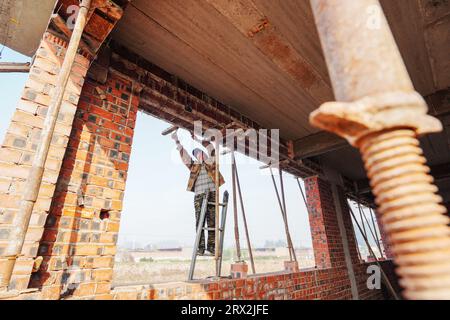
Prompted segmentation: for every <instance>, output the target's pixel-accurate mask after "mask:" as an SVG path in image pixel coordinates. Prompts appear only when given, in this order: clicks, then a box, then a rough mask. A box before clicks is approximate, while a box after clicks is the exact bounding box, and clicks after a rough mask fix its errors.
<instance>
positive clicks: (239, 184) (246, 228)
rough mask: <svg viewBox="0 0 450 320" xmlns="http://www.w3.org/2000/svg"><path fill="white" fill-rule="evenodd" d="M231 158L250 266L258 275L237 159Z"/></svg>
mask: <svg viewBox="0 0 450 320" xmlns="http://www.w3.org/2000/svg"><path fill="white" fill-rule="evenodd" d="M231 156H232V157H233V162H234V164H235V169H236V182H237V187H238V193H239V202H240V204H241V211H242V220H243V221H244V229H245V237H246V239H247V247H248V254H249V257H250V264H251V267H252V272H253V274H255V273H256V268H255V260H254V259H253V249H252V244H251V241H250V234H249V232H248V225H247V216H246V214H245V208H244V199H243V198H242V190H241V183H240V182H239V172H238V168H237V164H236V159H235V157H234V152H233V153H232V154H231Z"/></svg>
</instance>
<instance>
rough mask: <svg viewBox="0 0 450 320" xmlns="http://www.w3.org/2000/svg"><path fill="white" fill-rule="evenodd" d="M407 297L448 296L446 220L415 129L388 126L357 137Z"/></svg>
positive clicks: (449, 266) (449, 232) (448, 234)
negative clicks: (386, 128)
mask: <svg viewBox="0 0 450 320" xmlns="http://www.w3.org/2000/svg"><path fill="white" fill-rule="evenodd" d="M358 145H359V148H360V150H361V153H362V156H363V160H364V163H365V167H366V170H367V173H368V177H369V179H370V184H371V186H372V190H373V193H374V195H375V197H376V204H377V205H378V206H379V209H378V211H379V215H380V217H381V218H380V220H381V223H383V226H384V229H385V230H386V233H387V236H388V240H389V244H390V246H391V248H392V252H393V254H394V255H395V263H396V264H397V266H398V267H397V270H396V271H397V274H398V275H399V276H400V278H401V280H400V284H401V286H402V287H404V288H405V291H404V292H403V295H404V297H405V298H407V299H450V228H449V227H448V223H449V221H450V219H449V218H448V217H447V216H446V215H445V213H446V209H445V207H444V206H443V205H441V204H440V203H441V202H442V198H441V197H440V196H439V195H437V191H438V189H437V187H436V186H435V185H434V184H433V178H432V176H431V175H430V174H429V172H430V169H429V167H427V166H426V159H425V158H424V157H423V153H422V149H421V148H420V145H419V140H418V139H417V137H416V133H415V132H414V131H413V130H412V129H392V130H386V131H382V132H378V133H373V134H369V135H367V136H365V137H363V138H361V139H360V140H359V141H358Z"/></svg>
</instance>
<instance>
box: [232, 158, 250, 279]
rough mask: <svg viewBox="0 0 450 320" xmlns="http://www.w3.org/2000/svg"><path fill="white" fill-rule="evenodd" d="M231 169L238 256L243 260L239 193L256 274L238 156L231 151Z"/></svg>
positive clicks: (246, 235)
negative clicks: (240, 180) (239, 219)
mask: <svg viewBox="0 0 450 320" xmlns="http://www.w3.org/2000/svg"><path fill="white" fill-rule="evenodd" d="M231 170H232V175H233V206H234V230H235V232H234V236H235V242H236V252H237V258H238V262H241V261H242V257H241V246H240V241H239V223H238V208H237V195H238V196H239V203H240V208H241V213H242V220H243V222H244V230H245V237H246V240H247V248H248V255H249V258H250V264H251V267H252V273H253V274H256V269H255V261H254V259H253V249H252V245H251V241H250V235H249V231H248V225H247V217H246V214H245V208H244V200H243V198H242V190H241V184H240V182H239V173H238V169H237V163H236V157H235V154H234V152H231Z"/></svg>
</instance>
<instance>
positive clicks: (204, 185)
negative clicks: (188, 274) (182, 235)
mask: <svg viewBox="0 0 450 320" xmlns="http://www.w3.org/2000/svg"><path fill="white" fill-rule="evenodd" d="M172 139H173V140H174V141H175V143H176V145H177V150H178V151H179V152H180V156H181V159H182V161H183V163H184V164H185V165H186V167H187V168H188V169H189V170H190V172H191V173H190V176H189V181H188V187H187V191H190V192H194V193H195V197H194V207H195V219H196V228H198V224H199V220H200V212H201V208H202V203H203V200H204V199H205V197H206V194H209V196H208V198H209V199H208V205H207V210H206V221H207V225H208V228H211V230H209V231H208V245H207V248H206V249H207V251H208V254H211V255H214V254H215V231H214V230H215V226H216V219H215V205H214V203H215V197H216V186H215V179H216V164H215V152H216V150H215V149H214V145H213V144H212V143H211V142H208V141H200V140H198V139H197V138H196V137H195V135H194V134H192V139H193V140H195V141H197V142H200V143H201V144H202V145H203V146H204V147H205V148H206V149H207V150H208V151H210V154H209V155H208V154H207V153H205V152H204V151H203V150H201V149H198V148H197V149H194V150H193V151H192V155H193V156H194V158H195V160H194V159H193V158H192V157H191V156H190V155H189V153H188V152H187V151H186V150H185V149H184V148H183V146H182V145H181V143H180V140H179V139H178V135H177V132H174V133H173V134H172ZM219 177H220V178H219V186H222V185H223V184H224V183H225V181H224V179H223V176H222V174H220V173H219ZM196 230H197V229H196ZM198 254H199V255H204V254H205V233H204V232H203V230H202V233H201V237H200V244H199V247H198Z"/></svg>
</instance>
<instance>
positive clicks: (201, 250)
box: [197, 249, 205, 256]
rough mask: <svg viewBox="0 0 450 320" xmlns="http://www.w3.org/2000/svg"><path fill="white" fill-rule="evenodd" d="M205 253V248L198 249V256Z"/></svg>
mask: <svg viewBox="0 0 450 320" xmlns="http://www.w3.org/2000/svg"><path fill="white" fill-rule="evenodd" d="M204 254H205V249H198V250H197V255H198V256H203V255H204Z"/></svg>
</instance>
